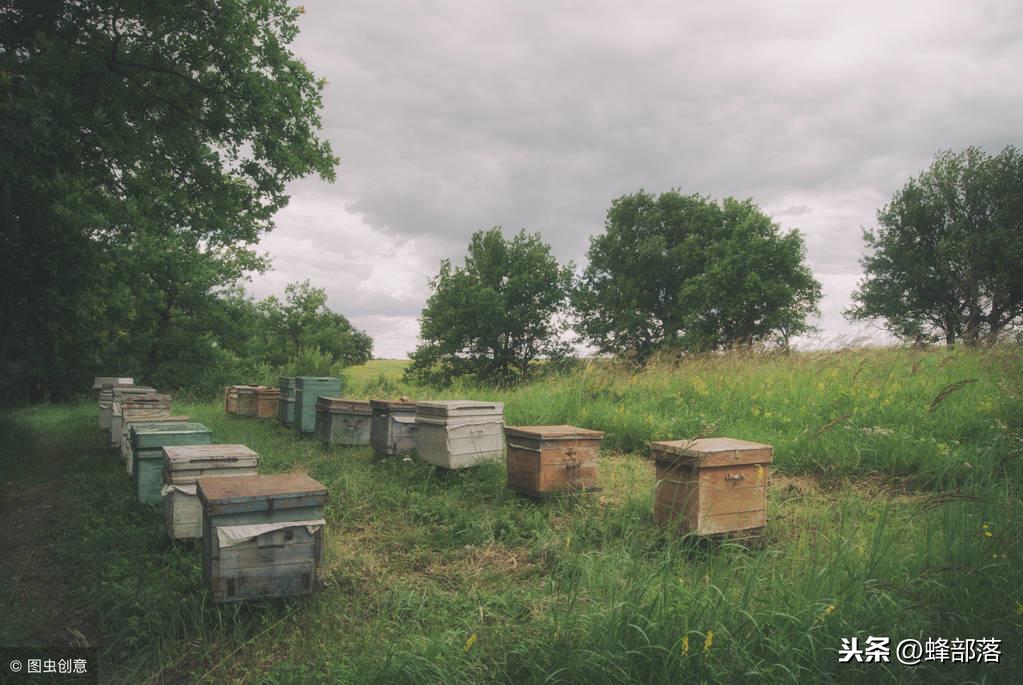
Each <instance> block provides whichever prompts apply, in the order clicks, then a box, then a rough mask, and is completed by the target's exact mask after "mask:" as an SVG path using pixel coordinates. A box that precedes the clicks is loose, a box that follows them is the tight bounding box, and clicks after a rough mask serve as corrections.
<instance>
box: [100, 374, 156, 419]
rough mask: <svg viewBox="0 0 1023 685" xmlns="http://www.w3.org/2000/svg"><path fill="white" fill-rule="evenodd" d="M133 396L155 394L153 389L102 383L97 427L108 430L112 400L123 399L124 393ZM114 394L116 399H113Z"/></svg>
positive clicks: (112, 405)
mask: <svg viewBox="0 0 1023 685" xmlns="http://www.w3.org/2000/svg"><path fill="white" fill-rule="evenodd" d="M126 392H127V393H128V394H134V395H145V394H149V393H155V392H156V389H155V388H150V387H148V386H145V385H130V384H116V383H104V384H103V389H102V390H100V393H99V427H100V428H103V429H104V430H110V423H111V420H112V418H113V410H114V400H115V399H119V398H120V397H123V396H124V394H125V393H126ZM115 394H116V395H117V397H115Z"/></svg>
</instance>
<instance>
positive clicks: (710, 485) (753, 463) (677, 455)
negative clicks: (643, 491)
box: [650, 438, 774, 535]
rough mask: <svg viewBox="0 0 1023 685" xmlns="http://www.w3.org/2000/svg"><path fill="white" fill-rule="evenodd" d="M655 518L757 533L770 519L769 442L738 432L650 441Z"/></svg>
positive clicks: (707, 530) (714, 531) (685, 528)
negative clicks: (737, 434)
mask: <svg viewBox="0 0 1023 685" xmlns="http://www.w3.org/2000/svg"><path fill="white" fill-rule="evenodd" d="M650 449H651V452H652V456H653V459H654V461H655V463H656V465H657V494H656V496H655V499H654V519H655V520H656V521H657V522H658V523H661V524H665V525H667V524H671V525H673V526H677V527H678V529H679V531H680V532H683V533H692V534H695V535H721V534H729V533H755V532H757V531H759V530H760V529H761V528H763V527H764V525H766V523H767V465H768V464H769V463H771V459H772V458H773V455H774V449H773V448H772V447H771V446H770V445H764V444H761V443H757V442H747V441H745V440H736V439H734V438H699V439H696V440H671V441H665V442H654V443H651V445H650Z"/></svg>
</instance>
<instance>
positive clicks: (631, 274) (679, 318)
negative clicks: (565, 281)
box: [573, 190, 820, 360]
mask: <svg viewBox="0 0 1023 685" xmlns="http://www.w3.org/2000/svg"><path fill="white" fill-rule="evenodd" d="M805 254H806V249H805V247H804V245H803V239H802V236H801V235H800V234H799V232H798V231H795V230H791V231H788V232H787V233H782V232H781V230H780V229H779V227H778V225H777V224H775V223H774V222H772V221H771V219H770V217H768V216H767V215H766V214H764V212H763V211H761V210H760V208H759V207H757V206H756V205H755V204H754V203H753V202H752V201H751V200H745V201H738V200H735V199H732V198H726V199H725V200H723V201H721V202H720V203H718V202H715V201H713V200H711V199H709V198H706V197H703V196H701V195H683V194H682V193H681V192H680V191H678V190H671V191H669V192H666V193H662V194H661V195H659V196H657V197H655V196H653V195H651V194H649V193H646V192H644V191H642V190H641V191H639V192H638V193H636V194H634V195H625V196H622V197H620V198H618V199H616V200H614V202H612V204H611V208H610V209H609V210H608V213H607V220H606V222H605V232H604V233H603V234H601V235H598V236H594V237H593V238H591V239H590V248H589V252H588V257H589V264H588V265H587V267H586V269H585V271H584V272H583V275H582V278H581V279H580V282H579V284H578V286H577V288H576V290H575V292H574V295H573V303H574V305H575V308H576V311H577V313H578V315H579V321H578V323H577V325H576V328H577V330H578V332H579V333H580V334H581V335H582V336H583V337H584V338H585V339H586V340H588V341H589V342H590V343H591V344H593V345H594V346H595V347H596V348H597V349H599V350H600V351H601V352H604V353H611V354H622V355H632V356H635V357H636V358H638V359H639V360H644V359H646V358H648V357H649V356H650V355H651V354H653V353H654V352H656V351H658V350H663V349H677V350H683V351H706V350H716V349H721V348H724V347H729V346H732V345H740V346H751V345H753V344H754V343H758V342H763V341H770V340H775V341H778V342H780V343H782V344H785V345H787V344H788V340H789V339H790V338H791V337H792V336H794V335H799V334H800V333H804V332H806V331H808V330H810V328H811V327H810V326H809V325H808V324H807V321H806V319H807V316H809V315H810V314H813V313H815V312H817V302H818V301H819V300H820V284H819V283H818V282H817V281H816V280H815V279H814V277H813V274H812V272H811V271H810V269H809V268H808V267H807V266H806V264H805V262H804V258H805Z"/></svg>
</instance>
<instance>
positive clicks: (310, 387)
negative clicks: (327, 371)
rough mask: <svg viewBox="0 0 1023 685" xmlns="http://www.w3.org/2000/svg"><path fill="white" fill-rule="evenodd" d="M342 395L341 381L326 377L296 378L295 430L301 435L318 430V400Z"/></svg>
mask: <svg viewBox="0 0 1023 685" xmlns="http://www.w3.org/2000/svg"><path fill="white" fill-rule="evenodd" d="M340 394H341V379H339V378H330V377H324V376H298V377H296V378H295V429H296V430H297V431H298V432H299V433H312V432H314V431H315V430H316V398H317V397H321V396H322V397H337V396H338V395H340Z"/></svg>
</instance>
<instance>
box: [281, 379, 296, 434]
mask: <svg viewBox="0 0 1023 685" xmlns="http://www.w3.org/2000/svg"><path fill="white" fill-rule="evenodd" d="M277 390H278V392H279V393H280V396H281V397H280V400H279V401H278V403H277V420H278V421H280V422H281V423H282V424H284V425H285V426H290V425H292V424H294V423H295V377H294V376H281V377H280V378H279V379H278V381H277Z"/></svg>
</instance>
